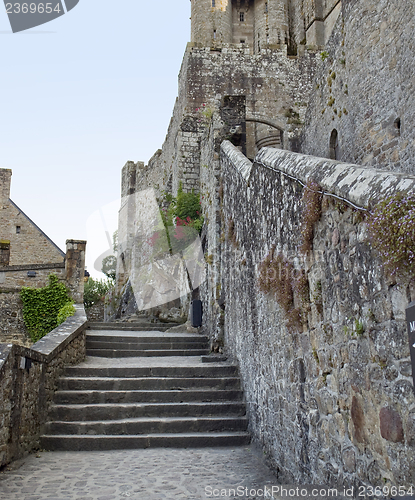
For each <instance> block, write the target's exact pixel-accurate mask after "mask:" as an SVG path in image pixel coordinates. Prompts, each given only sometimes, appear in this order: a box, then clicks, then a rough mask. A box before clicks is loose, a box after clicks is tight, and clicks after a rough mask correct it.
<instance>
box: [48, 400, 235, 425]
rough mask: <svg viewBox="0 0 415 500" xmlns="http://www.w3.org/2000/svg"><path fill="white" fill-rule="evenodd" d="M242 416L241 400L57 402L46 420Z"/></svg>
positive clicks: (50, 409) (84, 420) (51, 407)
mask: <svg viewBox="0 0 415 500" xmlns="http://www.w3.org/2000/svg"><path fill="white" fill-rule="evenodd" d="M221 415H225V416H240V417H242V416H244V415H245V404H244V403H243V402H241V401H220V402H198V403H195V402H189V403H188V402H186V403H123V404H121V403H120V404H92V405H89V404H79V405H75V404H74V405H69V404H68V405H57V404H52V405H51V406H50V408H49V418H48V420H49V421H54V420H55V421H56V420H60V421H64V422H71V421H82V422H86V421H91V420H119V419H122V420H125V419H127V418H140V417H148V418H152V417H201V416H205V417H206V416H221Z"/></svg>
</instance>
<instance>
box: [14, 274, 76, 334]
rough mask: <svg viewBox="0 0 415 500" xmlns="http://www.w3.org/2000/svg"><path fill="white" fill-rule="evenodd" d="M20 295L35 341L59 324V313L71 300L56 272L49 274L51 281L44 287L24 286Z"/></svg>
mask: <svg viewBox="0 0 415 500" xmlns="http://www.w3.org/2000/svg"><path fill="white" fill-rule="evenodd" d="M20 297H21V299H22V302H23V319H24V322H25V325H26V327H27V330H28V332H29V334H30V337H31V339H32V340H33V341H34V342H37V341H38V340H39V339H41V338H42V337H44V336H45V335H47V334H48V333H49V332H51V331H52V330H53V329H54V328H56V327H57V326H58V321H57V316H58V313H59V311H60V310H61V308H62V307H63V306H65V305H66V304H67V303H68V302H70V297H69V293H68V290H67V289H66V287H65V285H64V284H63V283H60V282H59V279H58V277H57V276H56V275H54V274H51V275H49V283H48V285H46V286H45V287H43V288H29V287H24V288H22V290H21V292H20Z"/></svg>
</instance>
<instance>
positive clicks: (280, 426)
mask: <svg viewBox="0 0 415 500" xmlns="http://www.w3.org/2000/svg"><path fill="white" fill-rule="evenodd" d="M256 160H257V162H258V163H256V164H255V165H252V164H250V162H248V161H247V160H246V158H245V157H244V156H243V155H242V154H241V153H240V152H239V151H238V150H237V149H236V148H234V147H233V146H232V145H231V144H230V143H229V142H225V143H223V145H222V176H223V188H222V189H223V195H222V196H223V204H222V217H223V219H224V220H223V224H224V227H225V230H224V231H223V235H222V239H223V240H224V241H223V244H222V247H221V250H220V252H221V256H220V259H221V284H220V288H221V290H222V292H223V299H224V300H225V321H224V342H225V349H226V351H227V352H228V353H229V354H230V355H235V356H236V358H237V360H238V362H239V365H240V370H241V376H242V379H243V384H244V390H245V394H246V399H247V405H248V413H249V420H250V431H251V432H252V435H253V437H254V440H255V441H257V442H258V443H260V444H261V445H262V447H263V448H264V450H265V452H266V453H267V455H268V456H269V459H270V461H271V462H272V464H273V466H274V469H275V471H276V472H277V474H278V477H279V479H280V480H281V482H282V483H294V484H305V483H313V484H325V485H331V486H339V485H345V486H349V487H350V486H354V487H358V486H385V485H394V486H406V487H408V488H409V487H410V486H413V484H414V481H415V469H414V467H413V463H414V460H415V397H414V389H413V383H412V379H411V365H410V353H409V343H408V335H407V332H406V325H405V317H404V313H405V307H406V306H407V304H408V303H409V302H410V300H411V298H412V299H413V298H414V290H413V289H408V288H407V287H405V286H401V285H398V284H396V283H395V282H394V281H391V280H390V279H388V278H387V277H386V276H384V275H383V272H382V267H381V264H380V262H379V261H378V259H377V257H376V255H375V254H374V252H373V251H372V250H371V247H370V243H369V241H368V236H367V230H366V226H365V222H364V220H362V219H363V218H362V214H361V211H359V210H356V209H352V208H351V207H350V206H349V205H348V204H347V203H344V202H341V201H339V200H338V199H336V198H333V197H330V196H328V194H326V195H325V196H324V198H323V214H322V216H321V219H320V221H319V222H318V223H317V225H316V227H315V228H314V241H313V249H312V251H310V252H308V254H307V255H302V254H301V253H300V251H299V250H298V248H299V243H300V228H301V223H302V204H301V197H302V190H303V187H302V185H301V183H300V182H298V181H297V180H294V179H299V180H300V181H302V182H303V183H305V182H306V181H307V179H309V178H313V179H315V180H316V182H318V183H319V184H320V186H321V187H322V188H323V189H324V190H325V191H326V192H327V193H334V194H335V195H337V196H340V197H343V198H345V199H347V200H349V201H351V202H352V203H354V204H355V205H358V206H360V207H362V208H365V207H367V205H368V204H369V203H375V202H376V201H378V200H379V199H382V198H384V197H385V196H387V195H388V194H391V193H393V192H397V191H401V190H409V191H410V192H414V190H415V178H414V177H408V176H405V175H399V174H397V175H394V174H391V173H388V172H380V171H378V170H376V171H375V170H372V169H368V168H366V169H365V168H361V167H358V166H356V165H347V164H340V163H338V162H331V161H327V160H323V159H319V158H312V157H306V156H302V155H298V154H295V153H290V152H287V151H281V150H275V149H269V148H264V149H263V150H262V151H261V153H260V154H259V155H258V156H257V158H256ZM273 247H275V253H276V254H277V253H280V252H281V253H282V254H283V255H284V256H285V257H286V258H287V259H288V260H289V261H290V262H291V263H292V264H293V266H294V268H295V269H296V270H297V272H298V273H300V270H301V269H302V270H303V271H304V273H305V276H306V278H307V282H308V286H309V293H308V294H306V295H307V303H308V304H309V305H308V309H307V314H306V315H305V319H304V320H303V325H302V327H301V326H300V327H295V325H294V326H293V323H292V322H290V321H289V320H287V317H286V314H285V313H284V312H283V311H282V309H281V307H280V306H279V305H278V304H277V302H276V299H275V297H273V296H270V295H266V294H264V293H263V292H261V291H260V290H259V287H258V276H259V266H260V264H261V263H262V262H263V261H264V259H265V257H266V256H267V254H268V253H269V252H270V250H271V249H272V248H273ZM214 286H217V284H215V285H214ZM295 301H296V303H297V304H298V301H299V297H298V295H297V294H296V295H295ZM204 306H206V308H209V306H208V304H204ZM303 318H304V317H303ZM208 326H209V325H206V327H208Z"/></svg>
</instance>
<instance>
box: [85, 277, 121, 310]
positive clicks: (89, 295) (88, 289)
mask: <svg viewBox="0 0 415 500" xmlns="http://www.w3.org/2000/svg"><path fill="white" fill-rule="evenodd" d="M113 286H114V282H113V281H112V280H111V279H107V280H105V279H102V280H97V279H95V280H94V279H93V278H88V281H87V282H86V283H85V285H84V306H85V309H89V308H90V307H92V306H93V305H94V304H96V303H97V302H99V301H100V300H101V299H102V298H103V297H105V295H106V294H107V293H108V292H109V290H110V289H111V288H112V287H113Z"/></svg>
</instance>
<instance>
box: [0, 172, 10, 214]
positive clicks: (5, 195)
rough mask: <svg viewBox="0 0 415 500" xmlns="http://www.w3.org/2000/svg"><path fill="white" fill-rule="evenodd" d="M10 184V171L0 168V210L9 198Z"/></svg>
mask: <svg viewBox="0 0 415 500" xmlns="http://www.w3.org/2000/svg"><path fill="white" fill-rule="evenodd" d="M11 182H12V171H11V170H10V169H6V168H0V208H3V207H4V206H5V205H7V202H8V200H9V198H10V185H11Z"/></svg>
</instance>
